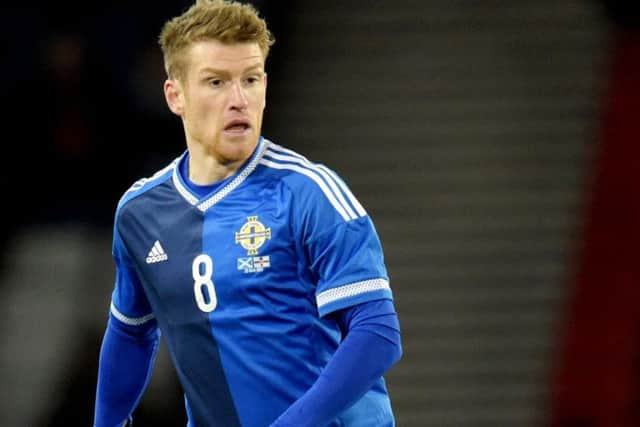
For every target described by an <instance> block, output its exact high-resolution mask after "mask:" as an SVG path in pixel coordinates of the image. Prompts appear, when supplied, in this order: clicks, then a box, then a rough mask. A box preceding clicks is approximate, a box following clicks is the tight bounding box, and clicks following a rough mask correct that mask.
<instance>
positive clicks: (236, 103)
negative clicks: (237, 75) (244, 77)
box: [231, 82, 249, 110]
mask: <svg viewBox="0 0 640 427" xmlns="http://www.w3.org/2000/svg"><path fill="white" fill-rule="evenodd" d="M248 105H249V101H248V100H247V94H246V93H245V91H244V88H243V87H242V84H241V83H240V82H234V83H233V86H232V88H231V108H232V109H235V110H244V109H245V108H247V106H248Z"/></svg>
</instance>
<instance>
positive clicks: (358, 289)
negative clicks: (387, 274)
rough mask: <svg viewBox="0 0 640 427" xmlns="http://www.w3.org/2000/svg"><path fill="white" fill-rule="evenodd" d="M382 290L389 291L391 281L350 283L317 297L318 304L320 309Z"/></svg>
mask: <svg viewBox="0 0 640 427" xmlns="http://www.w3.org/2000/svg"><path fill="white" fill-rule="evenodd" d="M381 289H389V290H391V288H390V287H389V281H388V280H386V279H371V280H365V281H363V282H355V283H350V284H348V285H344V286H338V287H337V288H331V289H327V290H326V291H324V292H320V293H319V294H318V295H316V304H317V305H318V308H320V307H322V306H324V305H327V304H329V303H332V302H335V301H338V300H341V299H343V298H348V297H352V296H355V295H360V294H363V293H365V292H372V291H378V290H381Z"/></svg>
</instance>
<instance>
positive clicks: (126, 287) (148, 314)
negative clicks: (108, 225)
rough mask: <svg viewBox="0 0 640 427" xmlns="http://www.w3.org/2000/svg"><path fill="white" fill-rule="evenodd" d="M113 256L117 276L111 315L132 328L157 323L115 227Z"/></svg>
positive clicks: (112, 297)
mask: <svg viewBox="0 0 640 427" xmlns="http://www.w3.org/2000/svg"><path fill="white" fill-rule="evenodd" d="M112 254H113V259H114V262H115V266H116V274H115V287H114V290H113V293H112V296H111V314H112V315H113V316H114V317H115V318H116V319H118V320H119V321H121V322H122V323H125V324H127V325H131V326H138V325H142V324H147V323H149V322H155V316H154V315H153V312H152V310H151V306H150V305H149V301H148V299H147V297H146V295H145V292H144V289H143V287H142V284H141V283H140V280H139V278H138V275H137V273H136V271H135V268H134V266H133V264H132V262H131V261H130V258H129V255H128V253H127V250H126V247H125V246H124V243H123V242H122V239H121V237H120V233H118V230H117V227H114V233H113V249H112Z"/></svg>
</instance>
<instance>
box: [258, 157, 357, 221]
mask: <svg viewBox="0 0 640 427" xmlns="http://www.w3.org/2000/svg"><path fill="white" fill-rule="evenodd" d="M265 156H269V157H271V158H273V159H276V160H282V161H284V162H293V163H297V164H299V165H302V166H304V167H306V168H308V169H309V170H310V171H312V172H315V173H319V174H320V175H321V176H322V178H324V181H325V182H326V183H327V184H329V187H331V190H332V192H333V194H334V195H335V196H336V197H337V198H338V202H339V203H340V204H341V205H342V207H343V208H344V209H345V211H347V213H348V214H349V217H351V219H356V218H358V216H357V215H356V214H355V212H353V209H351V206H349V203H347V201H346V200H345V199H344V197H343V196H342V192H341V191H340V190H339V189H338V187H337V186H336V183H335V182H334V180H333V178H332V177H331V176H330V175H329V174H327V172H325V171H324V170H322V169H320V168H318V167H317V166H315V165H314V164H312V163H311V162H309V161H308V160H307V159H305V158H304V157H298V156H290V155H284V154H278V153H276V152H275V151H271V150H267V152H266V153H265Z"/></svg>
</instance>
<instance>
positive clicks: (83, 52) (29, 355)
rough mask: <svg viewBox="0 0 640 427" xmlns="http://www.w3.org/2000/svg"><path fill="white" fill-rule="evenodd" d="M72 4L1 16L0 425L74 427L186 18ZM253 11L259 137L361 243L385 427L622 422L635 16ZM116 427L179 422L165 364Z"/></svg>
mask: <svg viewBox="0 0 640 427" xmlns="http://www.w3.org/2000/svg"><path fill="white" fill-rule="evenodd" d="M73 3H75V2H73ZM86 3H87V4H84V5H76V4H72V3H71V2H24V3H19V2H5V3H3V6H1V7H0V17H2V18H3V19H2V25H1V26H0V43H1V44H0V82H2V84H1V85H0V96H1V99H2V101H3V103H4V108H3V118H4V120H3V121H2V130H3V134H2V138H3V142H4V144H3V152H4V164H3V167H2V168H1V170H2V176H1V178H2V181H3V182H4V191H5V203H4V205H3V208H2V210H3V215H4V218H5V222H4V224H5V226H4V227H2V229H1V231H0V245H1V246H0V249H2V257H1V258H0V262H1V263H2V264H1V267H2V269H1V273H2V274H1V275H0V309H2V312H3V313H4V318H5V321H4V322H3V325H2V326H0V338H1V339H0V346H1V348H2V349H3V350H4V351H2V352H1V353H2V357H1V358H0V361H1V362H2V364H1V365H0V384H1V386H0V402H1V403H0V404H1V405H2V406H0V424H1V425H3V426H9V427H14V426H15V427H22V426H30V427H31V426H34V427H35V426H72V425H78V426H80V425H85V426H86V425H90V423H91V420H92V418H93V403H94V397H95V385H96V373H97V360H98V352H99V346H100V341H101V338H102V333H103V331H104V326H105V322H106V319H107V313H108V306H109V297H110V292H111V289H112V286H113V285H112V283H113V266H112V262H111V259H110V237H111V221H112V219H113V214H114V212H115V206H116V203H117V201H118V199H119V198H120V196H121V195H122V193H123V192H124V191H125V190H126V189H127V188H128V187H129V186H130V185H131V184H132V183H133V182H134V181H136V180H137V179H139V178H140V177H144V176H149V175H151V174H152V173H153V172H155V171H156V170H158V169H160V168H162V167H163V166H164V165H166V164H167V163H168V162H169V161H171V160H172V159H173V158H175V157H176V156H177V155H179V154H180V153H181V152H182V151H183V150H184V148H185V145H184V137H183V130H182V127H181V123H180V121H179V119H178V118H177V117H175V116H173V115H172V114H171V113H170V112H169V110H168V109H167V107H166V105H165V102H164V98H163V94H162V82H163V80H164V71H163V68H162V58H161V53H160V49H159V47H158V44H157V36H158V33H159V31H160V28H161V26H162V24H163V23H164V22H165V21H166V20H167V19H169V18H170V17H172V16H174V15H177V14H179V13H181V12H182V11H183V10H185V9H186V8H187V7H188V6H189V5H190V4H191V2H188V1H164V2H150V1H137V2H124V1H120V2H118V1H115V2H86ZM251 3H253V4H254V5H255V6H256V7H257V8H258V9H259V10H260V12H261V13H262V15H263V16H265V17H266V19H267V21H268V23H269V26H270V28H271V30H272V32H273V33H274V34H275V37H276V40H277V41H276V44H275V46H274V48H273V49H272V52H271V55H270V58H269V60H268V63H267V71H268V73H269V88H268V94H267V98H268V99H267V110H266V112H265V122H264V123H265V124H264V135H266V136H267V137H269V138H270V139H272V140H274V141H275V142H277V143H280V144H283V145H286V146H288V147H290V148H292V149H295V150H298V151H301V152H302V153H303V154H305V155H307V156H308V157H310V158H311V159H313V160H316V161H321V162H326V163H327V164H328V165H329V166H331V167H332V168H334V169H336V170H337V171H338V172H339V173H340V174H341V175H342V176H343V177H344V178H345V179H346V181H347V182H349V184H350V185H351V187H352V189H353V190H354V192H355V193H356V195H357V196H358V197H359V199H360V200H361V201H362V202H363V204H364V206H365V207H366V208H367V210H368V212H369V213H370V215H371V216H372V218H373V219H374V221H375V223H376V226H377V228H378V231H379V233H380V236H381V238H382V241H383V244H384V246H385V254H386V257H387V263H388V267H389V272H390V275H391V278H392V288H393V290H394V295H395V298H396V305H397V308H398V312H399V315H400V319H401V325H402V330H403V343H404V350H405V354H404V358H403V360H402V361H401V363H400V364H399V365H397V366H396V367H394V368H393V369H392V370H391V372H389V374H388V375H387V382H388V385H389V389H390V392H391V396H392V401H393V404H394V407H395V410H396V413H397V418H398V425H399V426H400V427H405V426H407V427H409V426H421V427H422V426H437V427H441V426H498V425H499V426H504V425H509V426H541V425H547V426H549V425H553V426H554V427H565V426H566V427H578V426H580V427H596V426H597V427H626V426H637V425H640V414H639V411H638V401H639V396H640V373H639V372H640V363H639V360H640V340H639V339H638V337H640V314H639V313H640V310H638V307H639V306H638V297H639V296H640V295H639V294H638V293H639V291H638V289H639V285H640V271H638V268H639V267H638V265H640V264H639V263H638V262H637V258H638V257H637V241H638V238H640V227H638V219H637V218H639V217H640V216H639V215H640V205H639V203H640V202H638V200H640V197H638V196H640V166H639V165H640V163H639V162H640V161H639V160H638V158H639V157H638V155H640V148H638V141H639V140H640V133H639V131H638V122H639V120H638V119H639V118H640V117H639V116H638V115H639V114H640V113H639V112H640V105H639V103H638V99H640V89H639V88H640V83H639V76H640V36H639V27H640V25H639V22H640V8H639V6H638V2H633V1H605V0H601V1H598V0H571V1H567V2H554V1H551V0H549V1H528V0H522V1H518V2H506V1H499V0H490V1H482V2H479V1H449V0H446V1H445V0H431V1H418V0H401V1H397V2H385V1H382V0H365V1H338V0H335V1H322V2H311V1H297V2H293V1H278V2H275V1H271V2H267V1H254V2H251ZM135 420H136V423H135V425H137V426H179V425H184V424H185V421H186V419H185V415H184V408H183V401H182V396H181V390H180V388H179V385H178V384H177V382H176V380H175V375H174V373H173V370H172V368H171V366H170V364H169V362H168V359H167V355H166V352H165V351H164V348H163V347H161V351H160V354H159V356H158V361H157V365H156V370H155V371H154V377H153V379H152V382H151V384H150V386H149V389H148V390H147V393H146V394H145V396H144V398H143V400H142V402H141V404H140V406H139V408H138V409H137V410H136V412H135Z"/></svg>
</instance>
